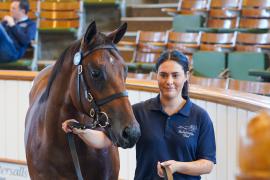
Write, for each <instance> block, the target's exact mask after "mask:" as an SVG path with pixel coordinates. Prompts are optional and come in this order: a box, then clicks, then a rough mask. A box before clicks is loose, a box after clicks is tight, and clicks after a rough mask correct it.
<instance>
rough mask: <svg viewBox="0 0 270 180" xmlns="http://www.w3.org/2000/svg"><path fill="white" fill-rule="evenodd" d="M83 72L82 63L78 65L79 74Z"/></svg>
mask: <svg viewBox="0 0 270 180" xmlns="http://www.w3.org/2000/svg"><path fill="white" fill-rule="evenodd" d="M81 73H82V65H79V66H78V74H81Z"/></svg>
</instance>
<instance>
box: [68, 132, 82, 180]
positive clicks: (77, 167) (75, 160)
mask: <svg viewBox="0 0 270 180" xmlns="http://www.w3.org/2000/svg"><path fill="white" fill-rule="evenodd" d="M67 138H68V144H69V149H70V153H71V156H72V160H73V164H74V166H75V171H76V174H77V178H78V180H83V177H82V172H81V167H80V162H79V158H78V155H77V151H76V146H75V142H74V135H73V133H72V132H70V133H67Z"/></svg>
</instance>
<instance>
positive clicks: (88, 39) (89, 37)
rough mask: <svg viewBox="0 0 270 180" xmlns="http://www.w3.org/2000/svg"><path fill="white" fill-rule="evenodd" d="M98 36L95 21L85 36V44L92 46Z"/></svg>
mask: <svg viewBox="0 0 270 180" xmlns="http://www.w3.org/2000/svg"><path fill="white" fill-rule="evenodd" d="M96 34H97V26H96V22H95V21H93V22H92V23H91V24H90V25H89V26H88V28H87V30H86V33H85V35H84V40H85V43H87V44H90V43H91V41H92V40H93V38H94V36H95V35H96Z"/></svg>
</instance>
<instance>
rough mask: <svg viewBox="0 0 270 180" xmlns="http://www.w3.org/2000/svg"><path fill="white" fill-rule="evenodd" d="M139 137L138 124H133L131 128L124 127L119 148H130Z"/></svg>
mask: <svg viewBox="0 0 270 180" xmlns="http://www.w3.org/2000/svg"><path fill="white" fill-rule="evenodd" d="M140 136H141V130H140V126H139V124H138V123H134V124H133V125H132V126H128V127H126V128H125V129H124V130H123V132H122V139H123V140H122V141H120V144H119V145H120V146H121V147H122V148H124V149H126V148H132V147H133V146H134V145H135V144H136V143H137V141H138V140H139V138H140Z"/></svg>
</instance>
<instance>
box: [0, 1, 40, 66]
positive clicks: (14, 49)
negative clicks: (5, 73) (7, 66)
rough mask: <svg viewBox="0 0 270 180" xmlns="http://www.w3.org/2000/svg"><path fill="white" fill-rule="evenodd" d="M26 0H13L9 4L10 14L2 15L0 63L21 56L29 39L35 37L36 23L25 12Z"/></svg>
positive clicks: (27, 6)
mask: <svg viewBox="0 0 270 180" xmlns="http://www.w3.org/2000/svg"><path fill="white" fill-rule="evenodd" d="M28 11H29V3H28V1H27V0H14V1H13V2H12V3H11V6H10V15H11V16H8V15H7V16H4V18H3V19H2V22H1V24H0V63H6V62H13V61H16V60H18V59H19V58H21V57H22V56H23V55H24V53H25V51H26V49H27V48H28V46H29V45H30V43H31V40H33V39H34V38H35V34H36V23H35V22H33V21H31V20H30V19H29V18H28V16H27V13H28Z"/></svg>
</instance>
